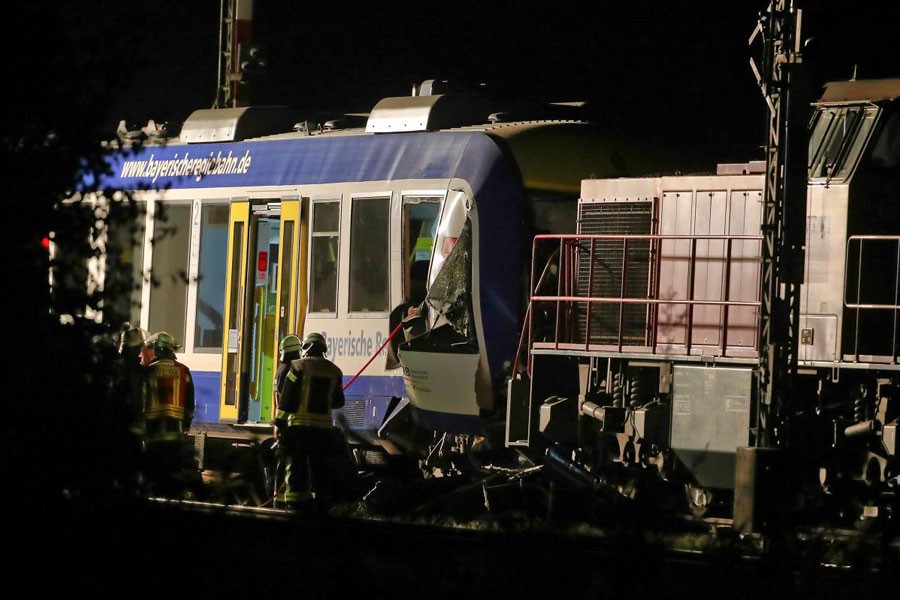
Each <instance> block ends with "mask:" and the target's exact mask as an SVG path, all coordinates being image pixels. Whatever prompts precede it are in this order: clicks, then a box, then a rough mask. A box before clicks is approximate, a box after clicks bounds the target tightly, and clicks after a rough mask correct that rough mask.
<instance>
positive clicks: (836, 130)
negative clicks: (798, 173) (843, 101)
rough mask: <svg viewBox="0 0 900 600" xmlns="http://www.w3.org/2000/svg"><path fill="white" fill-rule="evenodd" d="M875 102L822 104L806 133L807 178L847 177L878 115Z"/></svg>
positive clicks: (857, 159) (829, 178)
mask: <svg viewBox="0 0 900 600" xmlns="http://www.w3.org/2000/svg"><path fill="white" fill-rule="evenodd" d="M878 113H879V108H878V107H876V106H845V107H838V108H830V107H826V108H821V109H819V111H818V112H817V113H816V115H815V116H814V117H813V124H812V128H811V130H810V136H809V155H808V156H809V161H810V163H809V178H810V180H814V179H827V180H829V181H830V180H833V179H847V178H849V177H850V175H851V173H852V172H853V169H854V167H855V166H856V164H857V162H858V161H859V156H860V154H861V152H862V149H863V147H864V146H865V144H866V141H867V140H868V139H869V134H870V133H871V132H872V127H873V126H874V124H875V120H876V117H877V116H878Z"/></svg>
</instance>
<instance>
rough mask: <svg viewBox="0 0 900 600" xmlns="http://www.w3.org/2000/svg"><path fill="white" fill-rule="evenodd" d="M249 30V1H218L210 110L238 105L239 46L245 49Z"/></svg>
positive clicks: (248, 42)
mask: <svg viewBox="0 0 900 600" xmlns="http://www.w3.org/2000/svg"><path fill="white" fill-rule="evenodd" d="M252 28H253V0H220V5H219V71H218V79H217V86H216V100H215V102H214V103H213V108H228V107H234V106H238V105H239V104H240V102H239V100H238V86H239V84H240V82H241V65H240V52H241V47H242V46H249V44H250V41H251V37H252Z"/></svg>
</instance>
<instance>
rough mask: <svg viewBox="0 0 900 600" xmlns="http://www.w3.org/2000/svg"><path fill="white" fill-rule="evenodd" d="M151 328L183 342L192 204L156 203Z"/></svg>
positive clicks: (152, 255)
mask: <svg viewBox="0 0 900 600" xmlns="http://www.w3.org/2000/svg"><path fill="white" fill-rule="evenodd" d="M153 221H154V229H153V240H152V244H153V251H152V253H151V265H150V279H151V281H152V282H153V285H152V286H151V287H150V318H149V321H148V328H149V329H150V331H153V332H156V331H167V332H169V333H171V334H172V335H173V336H175V339H176V340H177V341H178V343H180V344H183V343H184V335H185V314H186V306H187V287H188V281H187V272H188V249H189V247H190V240H191V205H190V204H165V203H161V202H160V203H157V204H156V212H155V214H154V217H153Z"/></svg>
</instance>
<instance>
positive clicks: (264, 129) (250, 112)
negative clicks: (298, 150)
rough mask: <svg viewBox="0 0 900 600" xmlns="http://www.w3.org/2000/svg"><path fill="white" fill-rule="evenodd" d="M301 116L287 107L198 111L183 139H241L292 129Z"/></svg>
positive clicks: (186, 124)
mask: <svg viewBox="0 0 900 600" xmlns="http://www.w3.org/2000/svg"><path fill="white" fill-rule="evenodd" d="M299 120H300V119H299V118H298V117H297V115H296V114H295V113H294V111H293V110H291V109H290V108H289V107H287V106H242V107H238V108H206V109H201V110H195V111H194V112H193V113H191V116H189V117H188V118H187V121H185V122H184V125H183V126H182V128H181V141H182V142H184V143H186V144H200V143H204V142H237V141H240V140H246V139H249V138H254V137H260V136H264V135H272V134H275V133H284V132H286V131H291V130H292V129H293V127H294V124H295V123H297V121H299Z"/></svg>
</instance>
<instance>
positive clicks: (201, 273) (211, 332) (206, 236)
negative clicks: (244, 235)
mask: <svg viewBox="0 0 900 600" xmlns="http://www.w3.org/2000/svg"><path fill="white" fill-rule="evenodd" d="M227 255H228V205H227V204H204V205H203V207H202V208H201V209H200V257H199V267H198V271H197V314H196V315H195V316H194V323H195V325H194V349H195V350H197V349H200V348H204V349H217V350H221V348H222V342H223V340H224V337H223V336H224V331H225V330H224V318H223V316H224V314H225V273H226V271H227V268H226V266H227V265H226V264H225V263H226V258H227Z"/></svg>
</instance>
